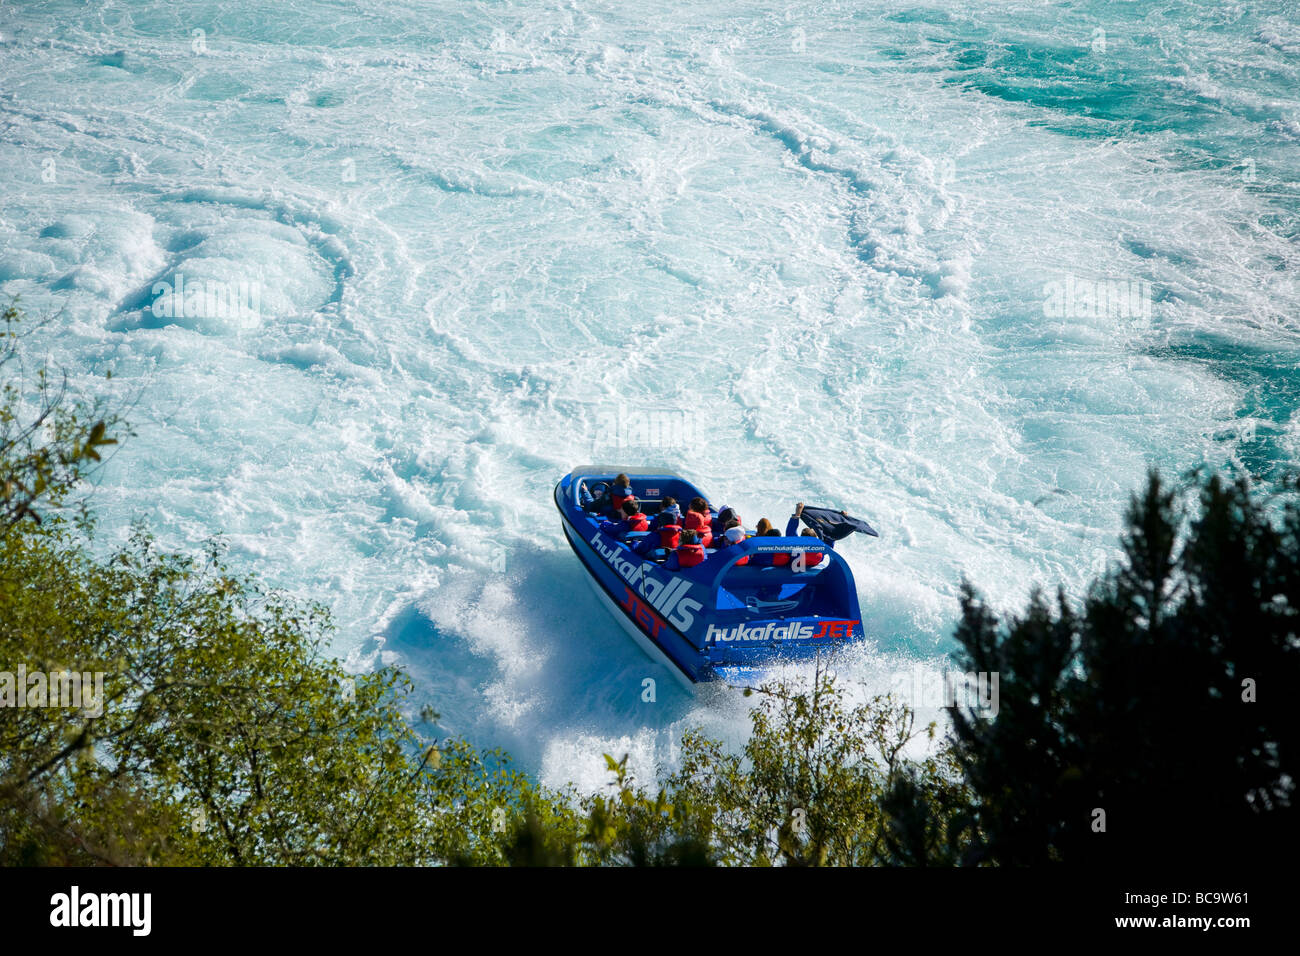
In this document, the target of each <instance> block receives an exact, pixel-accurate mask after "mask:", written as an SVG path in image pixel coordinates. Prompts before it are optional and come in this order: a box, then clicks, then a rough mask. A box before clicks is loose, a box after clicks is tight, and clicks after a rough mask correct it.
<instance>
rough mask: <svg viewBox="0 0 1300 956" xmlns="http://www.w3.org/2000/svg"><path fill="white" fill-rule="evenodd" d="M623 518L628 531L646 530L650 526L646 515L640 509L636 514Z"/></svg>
mask: <svg viewBox="0 0 1300 956" xmlns="http://www.w3.org/2000/svg"><path fill="white" fill-rule="evenodd" d="M623 520H624V522H625V523H626V524H627V530H628V531H646V530H648V529H649V527H650V522H649V521H648V520H647V519H646V516H645V515H643V514H642V513H641V512H639V511H638V512H637V513H636V514H634V515H628V516H627V517H626V518H624V519H623Z"/></svg>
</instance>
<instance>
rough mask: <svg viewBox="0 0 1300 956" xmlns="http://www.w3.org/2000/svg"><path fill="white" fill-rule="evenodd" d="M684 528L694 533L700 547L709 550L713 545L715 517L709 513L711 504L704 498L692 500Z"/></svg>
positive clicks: (683, 523)
mask: <svg viewBox="0 0 1300 956" xmlns="http://www.w3.org/2000/svg"><path fill="white" fill-rule="evenodd" d="M682 528H683V530H686V531H694V532H695V535H696V538H697V539H698V541H699V544H700V547H702V548H707V547H708V546H709V545H710V544H712V543H713V515H712V514H710V513H709V503H708V502H707V501H705V500H704V499H703V498H692V499H691V507H690V510H689V511H687V512H686V517H685V518H684V519H683V520H682Z"/></svg>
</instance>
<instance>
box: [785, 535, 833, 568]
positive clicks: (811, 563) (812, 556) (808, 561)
mask: <svg viewBox="0 0 1300 956" xmlns="http://www.w3.org/2000/svg"><path fill="white" fill-rule="evenodd" d="M800 536H801V537H804V538H817V532H816V531H814V530H813V529H812V528H804V529H803V532H802V534H801V535H800ZM817 540H819V541H821V539H820V538H818V539H817ZM822 544H824V545H826V546H827V547H829V548H834V547H835V542H834V541H822ZM792 557H793V555H792ZM824 557H826V555H824V554H822V553H821V552H820V551H805V552H804V553H803V566H804V567H805V568H815V567H816V566H817V565H819V564H821V563H822V558H824Z"/></svg>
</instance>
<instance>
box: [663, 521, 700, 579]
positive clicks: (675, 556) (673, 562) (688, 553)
mask: <svg viewBox="0 0 1300 956" xmlns="http://www.w3.org/2000/svg"><path fill="white" fill-rule="evenodd" d="M703 560H704V546H703V545H702V544H700V543H699V540H698V538H697V537H696V534H695V532H694V531H683V532H682V541H681V544H679V545H678V546H677V548H676V549H674V550H673V552H672V553H671V554H669V555H668V560H667V561H665V562H664V570H665V571H680V570H681V569H682V568H693V567H695V566H696V565H697V564H699V563H700V562H702V561H703Z"/></svg>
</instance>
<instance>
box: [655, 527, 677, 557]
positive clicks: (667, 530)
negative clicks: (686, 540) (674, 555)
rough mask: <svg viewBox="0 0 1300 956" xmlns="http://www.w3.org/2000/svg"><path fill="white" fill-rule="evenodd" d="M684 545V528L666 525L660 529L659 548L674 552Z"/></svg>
mask: <svg viewBox="0 0 1300 956" xmlns="http://www.w3.org/2000/svg"><path fill="white" fill-rule="evenodd" d="M681 543H682V526H681V525H679V524H666V525H661V526H660V527H659V547H661V548H667V549H668V550H669V551H672V550H674V549H675V548H676V547H677V546H678V545H679V544H681Z"/></svg>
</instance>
